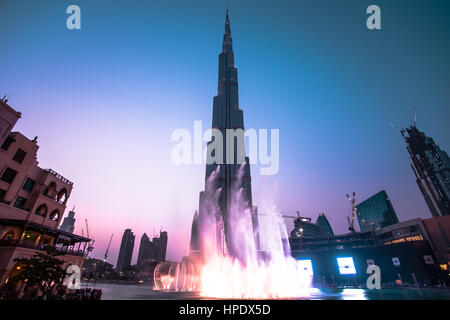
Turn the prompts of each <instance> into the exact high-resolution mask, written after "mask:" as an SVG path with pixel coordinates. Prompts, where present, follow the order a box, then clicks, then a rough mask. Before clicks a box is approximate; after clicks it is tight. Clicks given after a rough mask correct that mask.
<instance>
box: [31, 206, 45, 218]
mask: <svg viewBox="0 0 450 320" xmlns="http://www.w3.org/2000/svg"><path fill="white" fill-rule="evenodd" d="M34 213H35V214H37V215H38V216H41V217H45V216H46V215H47V206H46V205H45V204H41V205H40V206H39V207H38V208H37V209H36V211H35V212H34Z"/></svg>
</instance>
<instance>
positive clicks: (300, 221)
mask: <svg viewBox="0 0 450 320" xmlns="http://www.w3.org/2000/svg"><path fill="white" fill-rule="evenodd" d="M283 213H289V212H282V214H281V215H280V217H281V218H286V219H294V221H298V225H299V231H300V233H299V235H298V236H299V237H303V226H302V221H311V218H308V217H302V216H301V215H300V211H295V213H297V216H296V217H295V216H288V215H284V214H283ZM259 215H262V216H273V215H272V214H267V213H260V214H259Z"/></svg>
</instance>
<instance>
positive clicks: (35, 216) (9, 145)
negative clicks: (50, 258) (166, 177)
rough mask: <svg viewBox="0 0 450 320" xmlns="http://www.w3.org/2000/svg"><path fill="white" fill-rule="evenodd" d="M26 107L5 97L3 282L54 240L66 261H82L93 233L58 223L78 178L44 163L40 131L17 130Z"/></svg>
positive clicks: (1, 106)
mask: <svg viewBox="0 0 450 320" xmlns="http://www.w3.org/2000/svg"><path fill="white" fill-rule="evenodd" d="M20 117H21V113H20V112H17V111H16V110H14V109H13V108H12V107H11V106H9V105H8V103H7V100H6V99H1V100H0V286H2V285H3V283H4V282H5V281H6V280H7V279H8V278H10V277H11V276H12V275H15V274H17V272H20V271H18V270H20V268H19V269H17V268H16V264H17V261H15V260H16V259H20V258H31V257H32V256H33V255H34V254H35V253H36V252H38V251H42V250H43V249H44V248H47V247H49V246H52V247H54V248H56V249H57V250H59V251H63V252H65V253H66V254H65V255H63V256H61V259H63V260H64V261H65V264H64V267H66V266H68V265H69V264H75V265H78V266H79V267H81V265H82V263H83V260H84V259H85V257H86V245H87V243H88V242H89V241H90V239H88V238H85V237H82V236H78V235H75V234H73V233H72V232H73V230H70V231H66V230H62V229H58V225H59V224H60V222H61V218H62V217H63V214H64V211H65V209H66V205H67V201H68V199H69V197H70V194H71V192H72V186H73V183H72V182H71V181H69V180H68V179H66V178H64V177H63V176H62V175H60V174H59V173H57V172H55V171H54V170H52V169H42V168H41V167H39V165H38V161H37V151H38V149H39V146H38V144H37V137H36V138H34V139H33V140H30V139H28V138H27V137H25V136H24V135H23V134H22V133H20V132H17V131H12V130H13V128H14V126H15V124H16V122H17V120H18V119H19V118H20Z"/></svg>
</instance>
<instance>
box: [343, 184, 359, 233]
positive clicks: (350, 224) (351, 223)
mask: <svg viewBox="0 0 450 320" xmlns="http://www.w3.org/2000/svg"><path fill="white" fill-rule="evenodd" d="M345 196H346V197H347V199H348V201H350V203H351V205H352V218H351V220H350V217H348V216H347V221H348V230H349V231H350V232H355V216H356V211H357V208H356V195H355V192H353V194H352V196H351V197H350V196H349V195H348V194H346V195H345Z"/></svg>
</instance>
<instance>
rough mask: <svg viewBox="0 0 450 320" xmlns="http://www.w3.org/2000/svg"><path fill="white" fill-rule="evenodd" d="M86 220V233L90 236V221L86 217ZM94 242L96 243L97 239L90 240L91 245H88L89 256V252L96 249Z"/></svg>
mask: <svg viewBox="0 0 450 320" xmlns="http://www.w3.org/2000/svg"><path fill="white" fill-rule="evenodd" d="M84 221H85V222H86V235H87V237H88V238H90V235H89V225H88V221H87V219H84ZM94 243H95V240H92V241H90V242H89V245H88V247H87V251H88V252H87V256H89V252H91V251H92V250H94Z"/></svg>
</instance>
